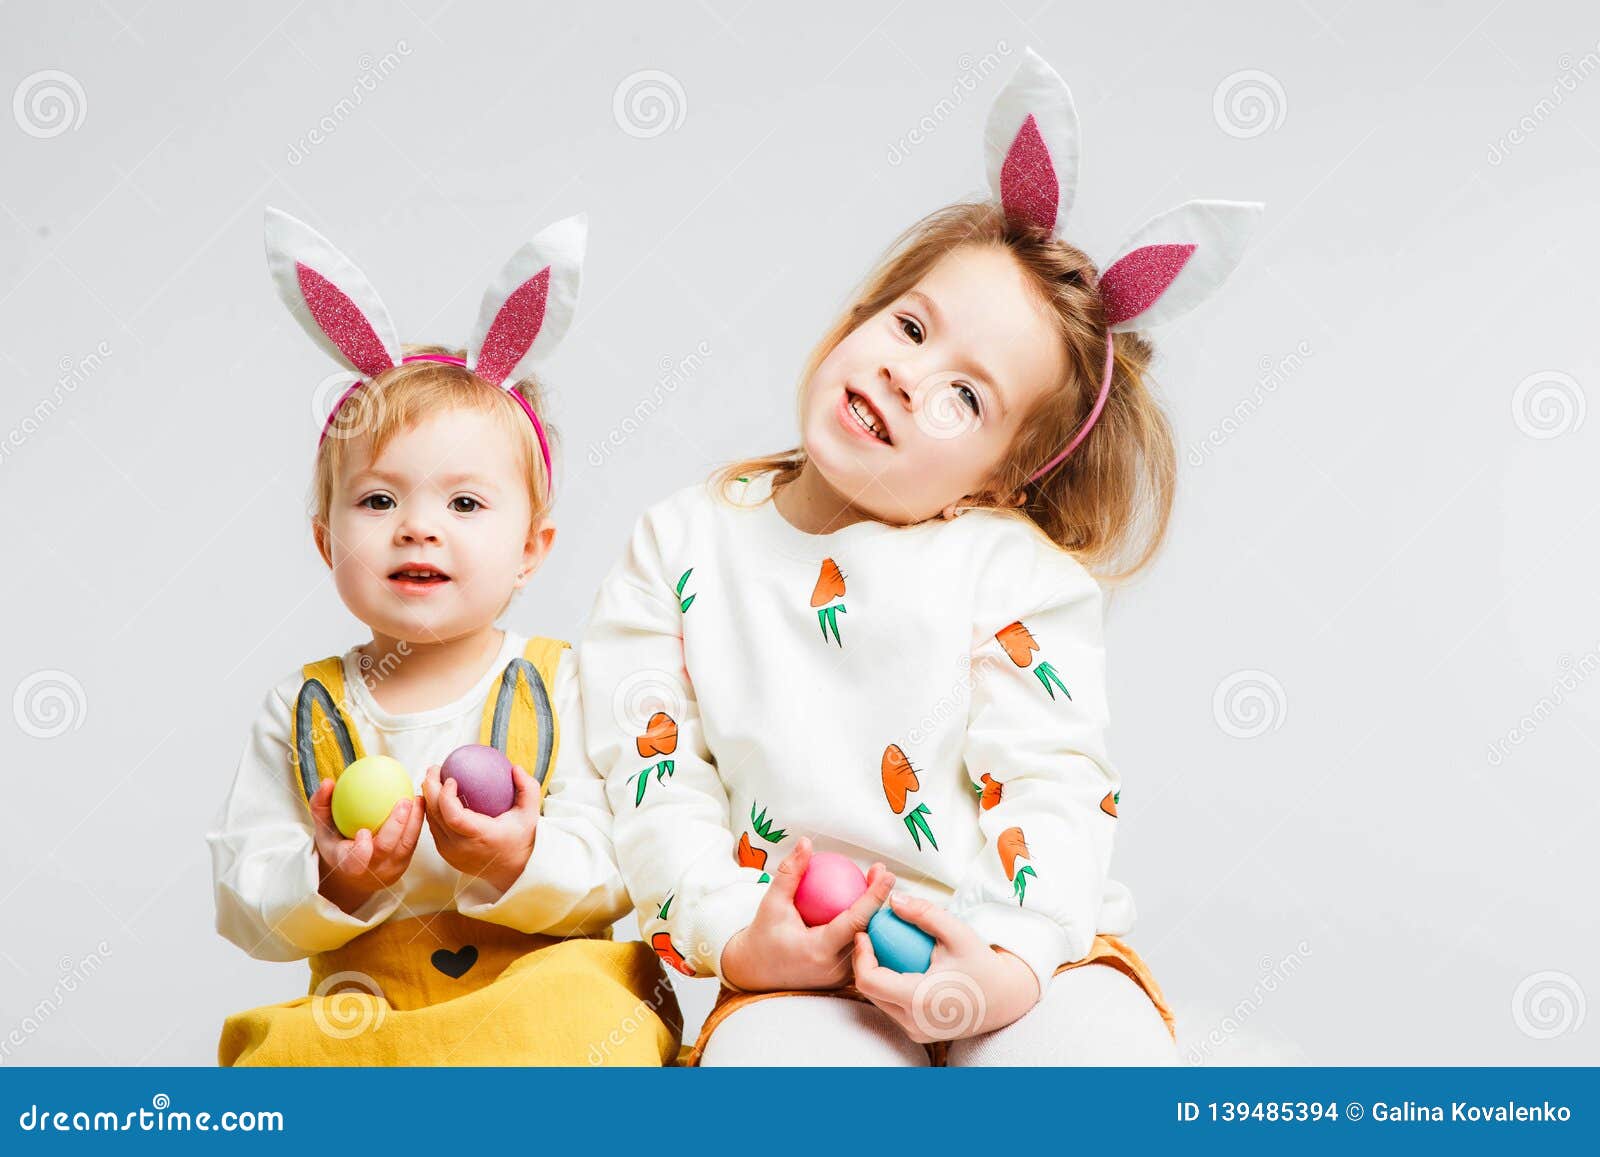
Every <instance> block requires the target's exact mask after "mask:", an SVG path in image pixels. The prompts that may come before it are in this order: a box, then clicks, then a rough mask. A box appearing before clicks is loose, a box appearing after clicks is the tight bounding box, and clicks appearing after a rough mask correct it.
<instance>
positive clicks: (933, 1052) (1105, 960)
mask: <svg viewBox="0 0 1600 1157" xmlns="http://www.w3.org/2000/svg"><path fill="white" fill-rule="evenodd" d="M1086 964H1103V965H1107V966H1109V967H1111V968H1115V969H1117V970H1118V971H1119V972H1121V973H1123V974H1124V975H1126V976H1127V977H1128V979H1130V980H1132V981H1133V982H1134V983H1135V984H1137V985H1138V986H1139V987H1140V988H1142V989H1144V991H1145V995H1146V996H1148V997H1149V998H1150V1000H1151V1003H1153V1004H1154V1005H1155V1006H1156V1011H1157V1012H1159V1013H1160V1014H1161V1019H1162V1021H1164V1022H1165V1023H1166V1026H1167V1032H1168V1033H1170V1034H1171V1035H1172V1038H1173V1040H1177V1037H1178V1032H1177V1021H1176V1019H1175V1018H1174V1017H1173V1014H1172V1009H1171V1008H1170V1007H1169V1006H1168V1004H1167V998H1166V997H1165V996H1163V995H1162V993H1161V986H1160V985H1159V984H1157V983H1156V978H1155V976H1154V974H1152V973H1151V971H1150V967H1149V966H1148V965H1147V964H1145V962H1144V960H1143V959H1142V958H1141V957H1140V956H1139V954H1138V953H1137V952H1135V951H1134V950H1133V949H1132V948H1131V947H1129V946H1128V944H1127V943H1126V942H1125V941H1122V940H1119V939H1118V938H1117V937H1115V936H1096V937H1095V938H1094V946H1093V947H1092V948H1090V950H1089V955H1087V956H1085V957H1084V958H1083V959H1082V960H1074V961H1073V962H1072V963H1071V964H1063V965H1062V966H1061V967H1060V968H1058V969H1056V972H1055V974H1056V975H1057V976H1060V975H1061V974H1062V973H1063V972H1069V971H1071V970H1072V969H1074V968H1082V967H1083V966H1084V965H1086ZM777 996H837V997H840V998H842V999H845V1000H859V1001H864V1002H867V1003H871V1002H870V1001H867V998H866V997H864V996H862V995H861V994H860V993H859V992H857V991H856V990H855V988H854V987H853V986H851V985H846V986H845V987H844V988H839V989H831V990H827V991H822V992H819V991H816V990H814V989H795V990H792V991H791V990H783V991H779V992H735V991H734V990H733V989H731V988H724V989H723V990H722V991H721V992H719V993H718V994H717V1002H716V1004H714V1005H712V1007H711V1012H710V1013H709V1014H708V1015H707V1016H706V1020H705V1024H704V1025H703V1026H702V1027H701V1029H700V1037H699V1039H698V1040H696V1041H695V1042H694V1047H693V1048H689V1047H687V1046H686V1047H685V1048H684V1049H683V1051H682V1055H681V1056H680V1057H679V1060H678V1063H679V1064H682V1065H693V1066H698V1065H699V1063H700V1056H701V1054H702V1053H704V1052H705V1049H706V1045H707V1044H708V1043H709V1042H710V1040H711V1034H712V1033H714V1032H716V1031H717V1026H718V1025H720V1024H721V1023H722V1022H723V1021H725V1020H727V1019H728V1018H729V1017H730V1016H732V1015H733V1014H734V1013H736V1012H738V1011H739V1010H740V1009H741V1008H744V1007H745V1006H746V1005H750V1004H754V1003H755V1002H756V1001H759V1000H770V999H772V998H773V997H777ZM923 1047H924V1048H926V1049H927V1050H928V1060H929V1063H931V1064H934V1065H943V1064H944V1063H945V1058H946V1055H947V1054H948V1053H949V1051H950V1045H949V1043H948V1042H946V1041H935V1042H934V1043H933V1044H929V1045H925V1046H923Z"/></svg>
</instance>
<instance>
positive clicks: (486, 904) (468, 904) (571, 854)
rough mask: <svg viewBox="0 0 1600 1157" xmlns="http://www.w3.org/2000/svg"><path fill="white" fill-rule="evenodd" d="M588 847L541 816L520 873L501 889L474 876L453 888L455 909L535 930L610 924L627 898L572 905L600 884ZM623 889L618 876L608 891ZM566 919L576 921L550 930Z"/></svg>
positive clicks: (588, 929) (581, 930)
mask: <svg viewBox="0 0 1600 1157" xmlns="http://www.w3.org/2000/svg"><path fill="white" fill-rule="evenodd" d="M588 853H589V845H588V844H587V843H586V842H585V841H584V840H583V839H582V837H580V836H577V835H575V834H574V833H572V832H569V831H565V830H564V829H562V828H561V826H560V825H559V824H556V823H552V822H551V821H550V820H549V819H545V818H541V819H540V820H539V827H538V829H537V831H536V833H535V835H534V839H533V850H532V851H531V852H529V853H528V862H527V863H526V864H525V865H524V866H523V868H522V875H520V876H518V877H517V878H516V880H514V881H513V882H512V884H511V887H509V888H507V889H506V890H505V891H504V892H501V891H499V890H498V889H496V888H495V886H494V885H493V884H491V883H489V882H488V881H487V880H483V879H480V878H473V879H472V880H470V881H469V882H468V883H467V884H466V886H465V887H463V888H462V889H461V891H460V892H458V893H457V894H456V911H457V912H459V913H461V915H463V916H469V917H471V918H472V919H474V920H487V921H489V922H490V923H492V924H500V925H503V926H505V927H507V928H515V929H516V930H517V931H519V932H527V933H534V934H537V933H549V934H550V935H563V936H587V935H592V934H593V933H595V932H599V931H602V930H604V929H606V928H609V927H611V925H613V924H615V923H616V922H617V920H618V919H620V918H621V917H622V916H623V915H624V914H625V913H626V911H627V905H626V904H625V903H624V904H615V905H610V906H608V908H607V909H606V910H601V909H600V908H596V909H595V910H594V911H593V912H587V913H582V912H578V911H575V909H578V908H579V907H580V906H581V905H582V904H583V903H584V902H585V901H586V900H589V899H591V898H593V897H596V895H597V893H600V892H601V890H602V886H603V884H604V881H602V880H598V879H589V878H588V876H589V871H588V868H589V864H590V863H591V857H590V856H589V854H588ZM621 890H622V884H621V877H620V876H619V877H617V881H616V887H615V888H614V889H611V892H612V893H618V892H621ZM607 899H610V897H609V896H608V897H607ZM574 921H576V924H575V925H574ZM569 925H574V926H573V927H572V928H570V929H569V930H568V931H565V932H562V933H551V932H550V931H549V930H550V929H551V928H554V927H558V926H559V927H562V928H568V926H569Z"/></svg>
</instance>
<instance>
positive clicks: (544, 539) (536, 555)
mask: <svg viewBox="0 0 1600 1157" xmlns="http://www.w3.org/2000/svg"><path fill="white" fill-rule="evenodd" d="M555 542H556V528H555V526H554V525H553V524H552V523H551V522H550V521H549V520H548V519H546V520H545V521H544V522H541V523H540V524H539V529H537V530H535V531H534V532H533V533H532V534H531V535H529V536H528V541H527V544H526V545H525V546H524V547H523V548H522V573H521V574H519V575H518V576H517V577H518V582H517V586H519V587H521V586H522V585H524V584H525V583H526V582H527V581H528V580H529V579H530V578H532V577H533V573H534V571H536V570H538V569H539V568H540V567H541V566H542V565H544V560H545V559H546V558H548V557H549V555H550V548H551V547H552V546H554V545H555Z"/></svg>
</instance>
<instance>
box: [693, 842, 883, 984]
mask: <svg viewBox="0 0 1600 1157" xmlns="http://www.w3.org/2000/svg"><path fill="white" fill-rule="evenodd" d="M810 863H811V841H810V840H808V839H804V838H802V839H801V840H800V842H799V844H797V845H796V846H795V849H794V851H793V852H791V853H790V854H789V858H788V859H786V860H784V861H783V863H782V864H780V865H779V866H778V870H777V872H776V873H775V874H774V875H773V877H772V884H771V885H770V886H769V887H768V888H767V894H766V895H765V896H764V897H762V900H761V906H760V907H759V908H757V909H756V916H755V919H754V920H752V921H751V922H750V924H749V926H748V927H745V928H741V929H740V930H739V931H738V932H736V933H734V935H733V938H732V939H730V940H729V941H728V943H727V945H726V946H725V947H724V948H723V950H722V975H723V977H724V978H725V979H726V980H727V981H728V983H729V984H731V985H734V986H735V987H737V988H742V989H745V990H747V991H751V992H771V991H773V990H774V989H780V988H819V989H820V988H839V987H841V986H842V985H844V984H845V983H846V982H847V981H848V980H849V979H850V945H851V942H852V941H853V939H854V938H855V936H856V934H857V933H859V932H861V931H862V930H863V929H864V928H866V926H867V921H868V920H871V919H872V914H873V913H874V912H876V911H877V910H878V909H879V908H881V907H883V902H884V900H885V898H887V896H888V895H889V890H890V889H891V888H893V887H894V876H893V875H891V874H890V873H889V871H888V870H887V869H886V868H885V867H884V866H883V865H882V864H873V865H872V867H871V868H870V869H869V870H868V871H867V891H866V894H865V895H863V896H862V897H861V898H860V899H859V900H857V901H856V902H855V903H854V904H852V905H850V907H848V908H846V909H845V910H844V911H843V912H841V913H839V914H838V915H837V916H835V917H834V918H833V919H832V920H831V921H829V922H828V923H827V924H823V925H820V926H819V927H816V928H811V927H808V926H807V925H806V922H805V921H804V920H802V919H801V918H800V913H799V912H798V911H797V910H796V909H795V906H794V894H795V890H796V889H797V888H799V887H800V877H801V876H804V875H805V874H806V867H807V866H808V865H809V864H810Z"/></svg>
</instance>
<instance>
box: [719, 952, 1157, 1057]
mask: <svg viewBox="0 0 1600 1157" xmlns="http://www.w3.org/2000/svg"><path fill="white" fill-rule="evenodd" d="M1177 1061H1178V1051H1177V1048H1176V1047H1175V1046H1174V1045H1173V1043H1172V1036H1171V1034H1170V1033H1168V1032H1167V1025H1166V1022H1165V1021H1164V1020H1162V1019H1161V1014H1160V1012H1158V1011H1157V1010H1156V1006H1155V1005H1154V1004H1153V1003H1152V1002H1151V1000H1150V997H1149V996H1148V995H1146V993H1145V991H1144V989H1142V988H1140V987H1139V986H1138V985H1137V984H1136V983H1134V982H1133V981H1132V980H1131V979H1129V978H1128V976H1127V975H1126V974H1124V973H1123V972H1121V971H1120V970H1118V969H1116V968H1113V967H1111V966H1110V965H1106V964H1087V965H1084V966H1083V967H1082V968H1074V969H1071V970H1070V971H1068V972H1063V973H1061V974H1060V975H1059V976H1056V977H1054V978H1053V979H1052V980H1051V981H1050V987H1049V988H1048V989H1047V990H1046V991H1045V994H1044V997H1043V999H1041V1000H1040V1001H1039V1003H1038V1004H1036V1005H1034V1007H1033V1008H1032V1009H1031V1010H1029V1012H1028V1013H1027V1014H1026V1015H1025V1016H1023V1017H1022V1018H1021V1019H1020V1020H1018V1021H1016V1022H1015V1023H1013V1024H1009V1025H1007V1026H1006V1027H1005V1028H1002V1029H997V1030H996V1031H994V1032H991V1033H984V1034H983V1035H982V1036H975V1037H968V1038H967V1039H965V1040H959V1041H955V1042H953V1043H952V1044H951V1046H950V1059H949V1063H950V1065H951V1066H952V1067H965V1066H975V1065H1172V1064H1177ZM700 1063H701V1064H702V1065H706V1066H723V1067H727V1066H735V1065H744V1066H763V1065H874V1066H878V1065H882V1066H912V1065H927V1064H928V1053H927V1050H926V1049H925V1048H923V1046H922V1045H920V1044H917V1043H916V1042H915V1041H912V1040H911V1039H909V1038H908V1037H907V1036H906V1034H905V1033H904V1031H902V1030H901V1028H900V1026H899V1025H898V1024H896V1023H895V1022H894V1021H892V1020H890V1019H889V1017H888V1016H887V1015H886V1014H884V1013H883V1012H882V1011H881V1010H879V1009H878V1008H876V1007H874V1006H873V1005H870V1004H864V1003H862V1002H861V1001H858V1000H849V999H840V998H839V997H834V996H825V995H820V994H819V995H816V996H782V997H772V998H771V999H769V1000H759V1001H755V1002H753V1003H751V1004H748V1005H746V1006H745V1007H744V1008H741V1009H739V1010H738V1011H737V1012H735V1013H733V1014H732V1015H730V1016H729V1017H728V1018H727V1019H726V1020H725V1021H723V1022H722V1024H721V1025H719V1026H718V1027H717V1030H716V1032H714V1033H713V1034H712V1035H711V1039H710V1040H709V1041H708V1042H707V1043H706V1047H705V1051H704V1053H703V1054H702V1056H701V1059H700Z"/></svg>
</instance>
